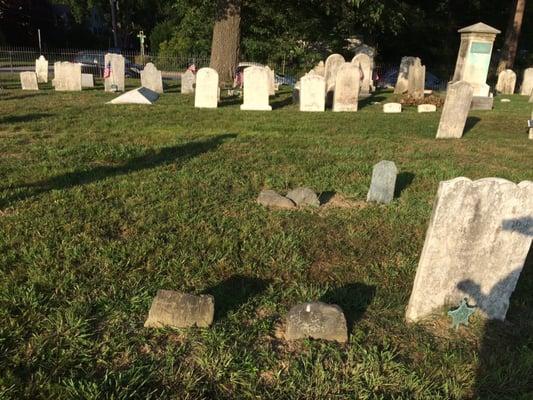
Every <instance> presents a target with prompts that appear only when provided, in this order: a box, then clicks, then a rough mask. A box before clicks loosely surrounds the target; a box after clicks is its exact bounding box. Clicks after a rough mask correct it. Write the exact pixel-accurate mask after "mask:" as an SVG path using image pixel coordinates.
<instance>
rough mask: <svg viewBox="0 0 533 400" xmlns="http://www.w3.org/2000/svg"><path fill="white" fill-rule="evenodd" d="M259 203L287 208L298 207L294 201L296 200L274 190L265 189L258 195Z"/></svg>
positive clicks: (265, 205)
mask: <svg viewBox="0 0 533 400" xmlns="http://www.w3.org/2000/svg"><path fill="white" fill-rule="evenodd" d="M257 203H258V204H261V205H262V206H264V207H274V208H285V209H292V208H296V204H295V203H294V201H292V200H291V199H288V198H287V197H284V196H282V195H280V194H279V193H277V192H275V191H274V190H263V191H262V192H261V193H259V196H258V197H257Z"/></svg>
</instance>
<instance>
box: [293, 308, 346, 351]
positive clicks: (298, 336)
mask: <svg viewBox="0 0 533 400" xmlns="http://www.w3.org/2000/svg"><path fill="white" fill-rule="evenodd" d="M311 307H317V308H320V309H324V310H326V311H331V312H332V313H333V314H334V316H336V317H339V319H338V321H337V322H340V324H341V330H342V332H341V333H340V335H332V336H329V335H322V333H326V332H317V333H318V334H312V333H311V332H306V331H305V329H296V332H291V331H290V327H291V325H292V324H291V323H292V322H298V318H296V316H299V315H300V314H301V313H302V312H307V313H311V312H312V311H311ZM293 317H294V319H296V321H293ZM285 321H286V327H285V339H286V340H287V341H296V340H304V339H308V338H311V339H314V340H326V341H335V342H338V343H346V342H347V341H348V336H349V335H348V323H347V320H346V315H345V314H344V311H343V309H342V308H341V307H340V306H339V305H337V304H329V303H324V302H321V301H311V302H305V303H299V304H296V305H294V306H292V307H291V308H290V310H289V312H288V313H287V315H286V317H285ZM296 328H298V327H296ZM336 333H338V332H336ZM326 336H329V337H326Z"/></svg>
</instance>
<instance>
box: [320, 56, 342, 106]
mask: <svg viewBox="0 0 533 400" xmlns="http://www.w3.org/2000/svg"><path fill="white" fill-rule="evenodd" d="M345 62H346V61H345V60H344V57H343V56H341V55H340V54H332V55H330V56H329V57H328V58H327V59H326V63H325V65H324V78H325V79H326V106H328V107H330V106H331V105H332V104H333V93H334V91H335V83H336V81H337V72H338V71H339V68H340V67H341V65H344V63H345Z"/></svg>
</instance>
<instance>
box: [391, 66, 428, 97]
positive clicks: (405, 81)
mask: <svg viewBox="0 0 533 400" xmlns="http://www.w3.org/2000/svg"><path fill="white" fill-rule="evenodd" d="M415 64H422V61H421V60H420V58H418V57H402V61H401V63H400V70H399V72H398V79H397V81H396V86H395V88H394V94H404V93H405V92H407V89H408V85H409V68H410V67H411V66H412V65H415Z"/></svg>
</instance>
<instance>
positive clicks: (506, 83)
mask: <svg viewBox="0 0 533 400" xmlns="http://www.w3.org/2000/svg"><path fill="white" fill-rule="evenodd" d="M515 86H516V74H515V73H514V71H513V70H512V69H506V70H505V71H502V72H500V74H499V75H498V83H496V91H497V92H499V93H501V94H506V95H507V94H513V93H514V90H515Z"/></svg>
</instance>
